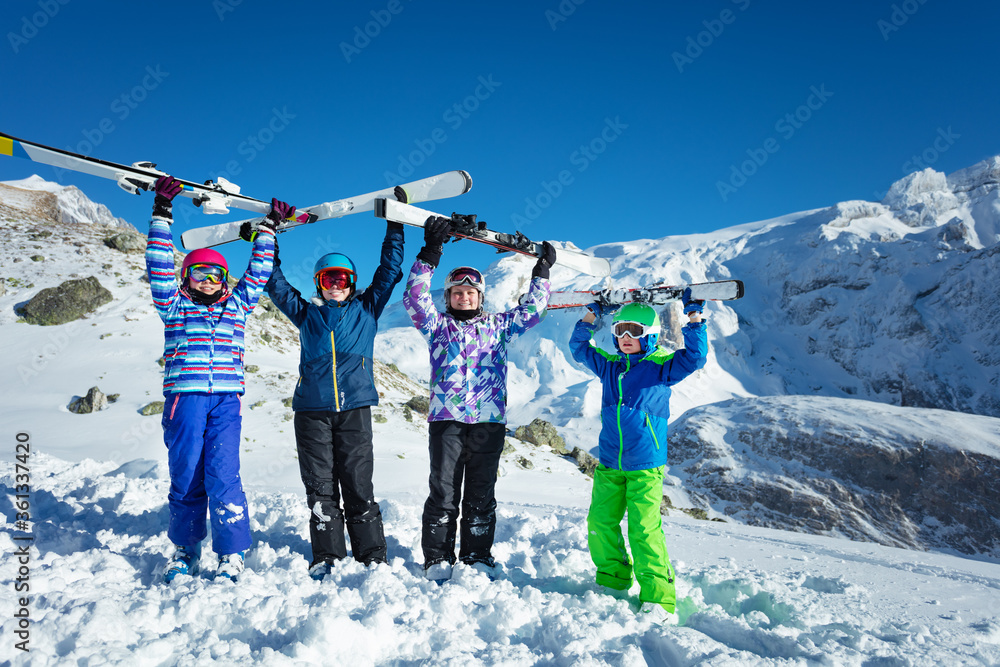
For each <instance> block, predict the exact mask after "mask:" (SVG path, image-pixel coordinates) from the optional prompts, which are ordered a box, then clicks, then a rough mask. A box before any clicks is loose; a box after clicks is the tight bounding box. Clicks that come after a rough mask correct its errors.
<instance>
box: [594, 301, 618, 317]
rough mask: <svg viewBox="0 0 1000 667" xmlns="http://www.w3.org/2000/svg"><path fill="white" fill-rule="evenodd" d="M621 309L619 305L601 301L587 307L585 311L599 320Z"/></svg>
mask: <svg viewBox="0 0 1000 667" xmlns="http://www.w3.org/2000/svg"><path fill="white" fill-rule="evenodd" d="M621 307H622V306H621V304H620V303H604V302H603V301H595V302H594V303H592V304H590V305H588V306H587V310H589V311H590V312H592V313H593V314H594V316H595V317H596V318H597V319H601V318H602V317H604V316H605V315H610V314H611V313H613V312H615V311H616V310H618V309H619V308H621Z"/></svg>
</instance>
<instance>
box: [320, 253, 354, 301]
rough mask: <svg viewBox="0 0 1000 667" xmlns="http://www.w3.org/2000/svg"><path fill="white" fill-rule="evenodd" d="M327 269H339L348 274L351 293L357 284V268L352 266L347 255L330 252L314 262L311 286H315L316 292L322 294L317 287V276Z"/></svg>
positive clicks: (352, 263)
mask: <svg viewBox="0 0 1000 667" xmlns="http://www.w3.org/2000/svg"><path fill="white" fill-rule="evenodd" d="M327 269H340V270H341V271H347V272H348V273H350V274H351V291H352V292H353V291H354V288H355V285H356V283H357V277H358V267H356V266H354V262H352V261H351V258H350V257H348V256H347V255H342V254H341V253H339V252H331V253H327V254H325V255H323V256H322V257H320V258H319V259H318V260H316V265H315V266H313V284H314V285H315V286H316V291H317V292H319V293H322V292H321V290H320V287H319V274H320V273H322V272H323V271H326V270H327Z"/></svg>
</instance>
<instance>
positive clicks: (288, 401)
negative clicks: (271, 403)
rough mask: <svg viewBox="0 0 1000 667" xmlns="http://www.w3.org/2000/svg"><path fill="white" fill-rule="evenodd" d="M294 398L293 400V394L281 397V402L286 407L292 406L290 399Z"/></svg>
mask: <svg viewBox="0 0 1000 667" xmlns="http://www.w3.org/2000/svg"><path fill="white" fill-rule="evenodd" d="M294 400H295V397H294V396H289V397H288V398H283V399H281V404H282V405H284V406H285V407H286V408H290V407H292V401H294Z"/></svg>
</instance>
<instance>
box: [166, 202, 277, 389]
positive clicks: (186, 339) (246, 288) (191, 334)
mask: <svg viewBox="0 0 1000 667" xmlns="http://www.w3.org/2000/svg"><path fill="white" fill-rule="evenodd" d="M273 261H274V233H273V232H271V231H270V230H267V229H266V228H263V227H262V228H261V230H260V232H259V233H258V234H257V239H256V240H255V241H254V246H253V255H252V257H251V258H250V265H249V266H248V267H247V270H246V273H244V274H243V277H242V278H241V279H240V282H239V283H237V285H236V287H235V288H233V290H232V292H231V293H228V294H227V295H225V296H223V297H222V299H220V300H219V301H218V302H216V303H215V304H214V305H212V306H210V307H209V306H201V305H198V304H196V303H195V302H193V301H192V300H191V299H190V298H189V297H188V296H187V295H186V294H185V293H184V291H182V290H181V289H179V287H178V284H177V279H176V278H175V275H174V271H175V269H174V243H173V237H172V236H171V233H170V225H169V224H168V223H167V221H166V220H164V219H163V218H159V217H154V218H153V219H152V220H151V221H150V223H149V237H148V239H147V241H146V271H147V273H148V275H149V285H150V287H151V289H152V292H153V305H154V306H155V307H156V312H157V313H158V314H159V315H160V319H161V320H163V324H164V325H165V331H164V345H163V358H164V361H165V362H166V363H165V366H164V372H163V394H164V395H165V396H166V395H169V394H176V393H182V392H196V391H197V392H206V393H210V394H218V393H237V394H242V393H243V392H244V380H243V353H244V350H245V347H244V343H243V331H244V329H245V327H246V321H247V316H248V315H249V314H250V312H251V311H252V310H253V308H254V306H255V305H257V300H258V299H259V298H260V295H261V293H262V292H263V291H264V285H265V284H266V283H267V279H268V278H269V277H270V276H271V265H272V263H273ZM228 289H229V288H228V286H227V287H226V290H227V291H228Z"/></svg>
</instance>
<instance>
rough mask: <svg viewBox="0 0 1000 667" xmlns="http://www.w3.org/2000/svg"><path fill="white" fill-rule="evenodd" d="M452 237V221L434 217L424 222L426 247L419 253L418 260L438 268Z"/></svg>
mask: <svg viewBox="0 0 1000 667" xmlns="http://www.w3.org/2000/svg"><path fill="white" fill-rule="evenodd" d="M450 236H451V219H450V218H443V217H441V216H439V215H432V216H430V217H429V218H427V221H426V222H424V247H423V248H421V249H420V252H418V253H417V259H420V260H423V261H425V262H427V263H428V264H430V265H431V266H433V267H434V268H437V265H438V263H439V262H440V261H441V253H442V252H444V244H445V241H447V240H448V237H450Z"/></svg>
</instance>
